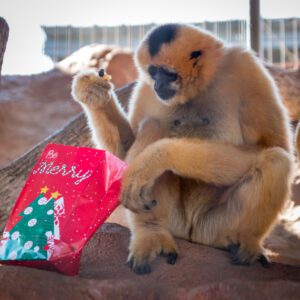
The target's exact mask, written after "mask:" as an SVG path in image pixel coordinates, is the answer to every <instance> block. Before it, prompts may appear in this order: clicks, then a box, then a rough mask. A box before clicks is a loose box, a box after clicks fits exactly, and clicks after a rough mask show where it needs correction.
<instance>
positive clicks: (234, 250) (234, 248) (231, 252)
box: [228, 244, 240, 257]
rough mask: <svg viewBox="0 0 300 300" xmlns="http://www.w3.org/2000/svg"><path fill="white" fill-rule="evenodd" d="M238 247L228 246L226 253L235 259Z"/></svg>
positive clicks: (237, 245) (234, 245) (236, 245)
mask: <svg viewBox="0 0 300 300" xmlns="http://www.w3.org/2000/svg"><path fill="white" fill-rule="evenodd" d="M239 248H240V245H239V244H230V245H229V246H228V251H229V253H230V255H231V256H232V257H235V256H236V255H237V253H238V251H239Z"/></svg>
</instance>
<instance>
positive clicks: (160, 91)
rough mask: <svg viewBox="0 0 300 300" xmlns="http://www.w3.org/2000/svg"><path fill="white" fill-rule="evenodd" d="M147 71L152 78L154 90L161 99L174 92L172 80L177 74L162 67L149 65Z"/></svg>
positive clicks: (172, 94) (172, 95) (167, 97)
mask: <svg viewBox="0 0 300 300" xmlns="http://www.w3.org/2000/svg"><path fill="white" fill-rule="evenodd" d="M148 72H149V74H150V76H151V78H152V79H153V80H154V90H155V92H156V93H157V95H158V96H159V97H160V98H161V99H162V100H168V99H170V98H172V97H174V95H175V94H176V89H175V85H174V82H175V81H176V80H177V78H178V75H177V73H175V72H171V71H169V70H167V69H166V68H164V67H160V66H153V65H150V66H149V68H148Z"/></svg>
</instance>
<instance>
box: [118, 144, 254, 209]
mask: <svg viewBox="0 0 300 300" xmlns="http://www.w3.org/2000/svg"><path fill="white" fill-rule="evenodd" d="M256 154H257V153H255V152H253V151H245V150H240V149H239V148H238V147H236V146H233V145H229V144H225V143H222V142H216V141H200V140H196V139H162V140H159V141H157V142H155V143H153V144H151V145H150V146H148V147H147V148H146V149H145V150H144V151H143V152H142V153H141V154H140V155H139V156H138V157H137V158H136V159H135V160H134V161H133V162H132V163H131V165H130V166H129V168H128V169H127V171H126V172H125V176H124V180H123V183H122V189H121V201H122V203H123V204H124V205H125V207H127V208H128V209H131V210H132V211H134V212H139V211H143V210H145V204H148V203H149V202H150V201H151V200H153V199H151V189H152V186H153V184H154V182H155V180H156V179H157V178H158V177H159V176H160V175H162V174H163V173H164V172H165V171H173V172H174V173H175V174H177V175H180V176H183V177H188V178H193V179H199V180H202V181H204V182H207V183H210V184H215V185H218V186H229V185H231V184H234V183H235V182H237V180H238V179H240V178H241V177H242V176H243V175H244V174H245V173H246V172H247V171H248V170H249V169H250V167H251V166H252V165H253V164H254V162H255V159H256Z"/></svg>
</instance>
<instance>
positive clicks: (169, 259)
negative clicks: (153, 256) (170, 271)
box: [160, 251, 178, 265]
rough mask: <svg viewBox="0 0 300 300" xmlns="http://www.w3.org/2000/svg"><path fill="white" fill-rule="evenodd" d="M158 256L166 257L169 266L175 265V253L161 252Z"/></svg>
mask: <svg viewBox="0 0 300 300" xmlns="http://www.w3.org/2000/svg"><path fill="white" fill-rule="evenodd" d="M160 255H162V256H166V257H167V263H168V264H169V265H175V263H176V260H177V257H178V254H177V252H170V253H164V252H163V251H162V252H161V253H160Z"/></svg>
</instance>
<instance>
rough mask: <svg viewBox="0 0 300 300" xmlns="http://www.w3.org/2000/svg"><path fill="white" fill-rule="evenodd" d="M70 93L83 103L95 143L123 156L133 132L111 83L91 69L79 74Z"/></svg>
mask: <svg viewBox="0 0 300 300" xmlns="http://www.w3.org/2000/svg"><path fill="white" fill-rule="evenodd" d="M72 95H73V97H74V99H75V100H76V101H77V102H79V103H80V104H81V106H82V107H83V109H84V111H85V113H86V115H87V118H88V122H89V127H90V128H91V130H92V135H93V140H94V142H95V144H96V145H97V147H99V148H104V149H106V150H108V151H110V152H111V153H113V154H114V155H116V156H118V157H119V158H121V159H124V157H125V156H126V153H127V151H128V149H129V148H130V146H131V144H132V143H133V141H134V135H133V132H132V130H131V127H130V124H129V122H128V120H127V118H126V115H125V113H124V111H123V109H122V108H121V106H120V104H119V101H118V99H117V96H116V95H115V93H114V92H113V86H112V84H111V83H109V82H107V81H105V80H103V79H102V78H100V77H99V76H98V74H97V73H96V72H94V71H90V72H85V73H80V74H78V75H77V76H76V77H75V78H74V81H73V86H72Z"/></svg>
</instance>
